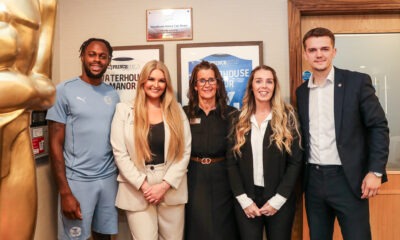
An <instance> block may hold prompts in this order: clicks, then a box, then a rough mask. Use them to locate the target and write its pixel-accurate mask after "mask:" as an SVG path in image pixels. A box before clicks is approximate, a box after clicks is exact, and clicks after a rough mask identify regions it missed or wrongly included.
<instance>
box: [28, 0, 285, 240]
mask: <svg viewBox="0 0 400 240" xmlns="http://www.w3.org/2000/svg"><path fill="white" fill-rule="evenodd" d="M58 7H59V9H58V16H57V20H58V22H57V28H58V29H57V30H56V37H55V40H56V41H55V49H54V60H53V80H54V82H55V83H59V82H61V81H64V80H67V79H70V78H72V77H75V76H77V75H80V73H81V68H80V61H79V58H78V56H79V47H80V45H81V44H82V42H83V41H85V40H86V39H88V38H90V37H100V38H105V39H107V40H108V41H110V43H111V44H112V45H113V46H127V45H145V44H164V61H165V63H166V65H167V66H168V67H169V70H170V72H171V77H172V79H176V76H177V74H176V71H177V64H176V44H178V43H198V42H227V41H263V43H264V54H263V55H264V56H263V57H264V63H265V64H267V65H270V66H272V67H273V68H275V70H276V71H277V74H278V78H279V79H280V82H281V87H282V90H283V96H284V97H285V99H286V100H288V99H289V53H288V51H289V50H288V25H287V24H288V16H287V0H246V1H244V0H212V1H207V0H203V1H200V0H187V1H179V0H169V1H154V0H112V1H111V0H59V6H58ZM182 7H191V8H193V40H191V41H165V42H146V9H162V8H182ZM174 89H175V92H176V89H177V82H176V80H175V81H174ZM42 174H44V173H43V172H41V171H38V175H39V176H38V177H39V178H40V179H41V180H40V181H41V182H39V183H38V184H39V185H41V186H42V190H40V189H39V190H40V191H50V192H51V194H50V195H51V196H54V195H55V194H56V193H55V192H54V191H55V189H54V185H53V184H49V183H48V181H52V179H47V180H46V178H41V175H42ZM43 179H44V180H43ZM39 188H40V186H39ZM40 191H39V192H40ZM39 194H40V193H39ZM40 199H41V198H40V197H39V200H40ZM46 205H47V206H48V208H49V209H54V208H55V207H54V206H56V202H49V203H46ZM45 211H47V209H43V208H39V217H38V227H37V231H36V236H35V239H38V240H39V239H40V240H42V239H55V236H52V234H53V232H54V231H50V235H49V232H46V233H45V232H44V231H46V230H45V229H56V219H43V218H42V217H41V216H42V215H43V214H44V212H45ZM52 215H54V214H52ZM43 224H45V226H46V227H45V228H43ZM123 225H124V224H123ZM42 229H43V230H42ZM122 230H123V232H122V233H121V234H122V235H123V236H122V237H120V238H119V239H127V238H126V236H127V235H126V234H127V233H126V228H125V227H124V228H123V229H122Z"/></svg>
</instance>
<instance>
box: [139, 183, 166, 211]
mask: <svg viewBox="0 0 400 240" xmlns="http://www.w3.org/2000/svg"><path fill="white" fill-rule="evenodd" d="M170 188H171V185H169V184H168V183H167V182H165V181H163V182H161V183H158V184H155V185H152V186H150V187H149V188H147V189H146V190H145V191H143V196H144V198H145V199H146V201H147V202H149V203H151V204H155V205H157V204H159V203H160V202H161V201H162V200H163V198H164V195H165V194H166V193H167V191H168V190H169V189H170Z"/></svg>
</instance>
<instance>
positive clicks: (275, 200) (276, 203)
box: [268, 193, 287, 210]
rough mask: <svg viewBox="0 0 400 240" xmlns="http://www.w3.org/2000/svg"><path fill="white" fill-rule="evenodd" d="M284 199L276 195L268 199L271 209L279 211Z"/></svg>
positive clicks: (284, 201)
mask: <svg viewBox="0 0 400 240" xmlns="http://www.w3.org/2000/svg"><path fill="white" fill-rule="evenodd" d="M286 200H287V199H286V198H285V197H283V196H281V195H279V194H278V193H277V194H275V196H273V197H272V198H270V199H269V200H268V203H269V205H271V206H272V207H273V208H275V209H276V210H279V209H281V207H282V206H283V204H285V203H286Z"/></svg>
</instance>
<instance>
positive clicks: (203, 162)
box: [200, 158, 211, 165]
mask: <svg viewBox="0 0 400 240" xmlns="http://www.w3.org/2000/svg"><path fill="white" fill-rule="evenodd" d="M200 163H201V164H203V165H208V164H210V163H211V158H202V159H201V160H200Z"/></svg>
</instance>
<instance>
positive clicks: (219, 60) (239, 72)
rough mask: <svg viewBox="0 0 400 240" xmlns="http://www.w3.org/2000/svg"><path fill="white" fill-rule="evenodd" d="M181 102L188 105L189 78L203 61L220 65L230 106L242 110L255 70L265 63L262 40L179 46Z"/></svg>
mask: <svg viewBox="0 0 400 240" xmlns="http://www.w3.org/2000/svg"><path fill="white" fill-rule="evenodd" d="M177 59H178V62H177V66H178V100H179V101H180V103H181V104H182V105H183V106H184V105H186V104H187V103H188V98H187V93H188V89H189V79H190V75H191V73H192V70H193V68H194V66H196V65H197V64H198V63H200V62H201V61H202V60H206V61H209V62H212V63H214V64H215V65H217V67H218V69H219V70H220V72H221V75H222V77H223V79H224V83H225V87H226V91H227V93H228V97H229V105H231V106H234V107H236V108H239V109H240V108H241V106H242V98H243V95H244V91H245V88H246V84H247V80H248V79H249V77H250V73H251V71H252V69H253V68H255V67H256V66H258V65H261V64H263V43H262V41H251V42H218V43H193V44H177Z"/></svg>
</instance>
